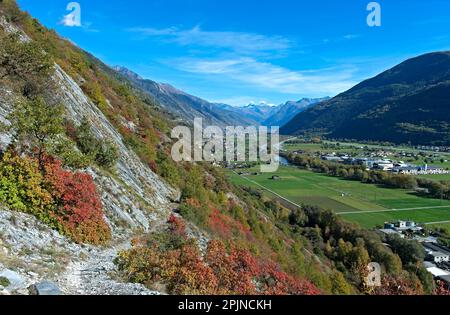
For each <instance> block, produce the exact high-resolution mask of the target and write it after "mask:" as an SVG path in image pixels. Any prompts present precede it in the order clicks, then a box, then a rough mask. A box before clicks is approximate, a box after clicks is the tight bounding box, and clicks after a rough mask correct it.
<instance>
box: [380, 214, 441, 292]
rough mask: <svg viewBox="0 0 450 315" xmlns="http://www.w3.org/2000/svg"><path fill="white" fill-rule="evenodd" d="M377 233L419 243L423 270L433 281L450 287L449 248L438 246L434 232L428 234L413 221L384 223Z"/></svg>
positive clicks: (437, 238) (437, 237)
mask: <svg viewBox="0 0 450 315" xmlns="http://www.w3.org/2000/svg"><path fill="white" fill-rule="evenodd" d="M379 232H380V233H382V234H384V235H386V236H388V235H397V236H399V237H401V238H403V239H409V240H414V241H417V242H419V243H421V244H422V246H423V248H424V251H425V253H426V257H425V263H424V265H425V268H426V269H427V270H428V272H429V273H431V274H432V275H433V277H434V278H435V280H440V281H442V282H444V283H445V284H446V285H447V286H450V248H448V247H446V246H443V245H441V244H439V241H438V240H439V235H438V234H437V233H436V232H433V231H431V232H430V231H428V229H426V228H424V227H423V226H421V225H419V224H417V223H416V222H414V221H397V222H395V223H385V225H384V227H383V228H382V229H380V230H379Z"/></svg>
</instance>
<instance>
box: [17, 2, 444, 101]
mask: <svg viewBox="0 0 450 315" xmlns="http://www.w3.org/2000/svg"><path fill="white" fill-rule="evenodd" d="M18 2H19V4H20V6H21V8H22V9H24V10H26V11H29V12H30V13H31V14H32V15H33V16H34V17H36V18H38V19H39V20H40V21H41V22H42V23H43V24H44V25H46V26H47V27H49V28H53V29H56V30H57V32H58V33H60V34H61V35H62V36H64V37H67V38H69V39H71V40H72V41H73V42H75V43H76V44H77V45H79V46H80V47H82V48H83V49H85V50H87V51H89V52H91V53H93V54H94V55H96V56H97V57H99V58H100V59H102V60H103V61H104V62H106V63H107V64H109V65H122V66H125V67H128V68H130V69H131V70H134V71H135V72H137V73H139V74H140V75H141V76H143V77H145V78H149V79H152V80H156V81H160V82H165V83H170V84H172V85H174V86H175V87H177V88H179V89H182V90H184V91H186V92H189V93H191V94H194V95H197V96H200V97H203V98H205V99H207V100H210V101H214V102H224V103H228V104H231V105H245V104H248V103H250V102H256V103H259V102H261V101H264V102H267V103H270V104H279V103H282V102H285V101H287V100H297V99H300V98H302V97H322V96H334V95H336V94H338V93H340V92H343V91H345V90H347V89H348V88H350V87H352V86H353V85H355V84H356V83H358V82H360V81H361V80H364V79H367V78H369V77H372V76H374V75H376V74H378V73H379V72H381V71H384V70H386V69H388V68H390V67H392V66H394V65H395V64H397V63H399V62H401V61H403V60H405V59H407V58H410V57H413V56H416V55H419V54H422V53H426V52H431V51H437V50H450V35H449V34H450V32H449V31H450V18H449V14H450V1H448V0H427V1H424V0H409V1H408V0H389V1H388V0H385V1H378V2H379V3H380V4H381V8H382V26H381V27H369V26H368V25H367V23H366V19H367V15H368V14H369V12H368V11H367V10H366V7H367V4H368V3H369V2H370V1H369V0H350V1H343V0H315V1H310V0H308V1H306V0H295V1H294V0H277V1H273V0H271V1H269V0H259V1H257V0H240V1H238V0H226V1H225V0H145V1H144V0H137V1H133V0H128V1H126V0H109V1H102V0H79V1H78V3H79V4H80V6H81V26H79V27H78V26H67V25H64V23H62V20H63V17H64V15H66V14H68V13H69V12H68V11H66V6H67V4H68V3H69V2H70V1H68V0H67V1H65V0H57V1H55V0H39V1H36V0H18ZM66 24H67V23H66ZM69 24H70V23H69Z"/></svg>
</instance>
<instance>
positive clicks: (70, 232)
mask: <svg viewBox="0 0 450 315" xmlns="http://www.w3.org/2000/svg"><path fill="white" fill-rule="evenodd" d="M45 181H46V183H47V185H48V188H49V189H48V190H49V191H50V192H51V193H52V195H53V197H54V199H55V201H56V203H57V207H56V210H55V216H56V218H57V220H58V223H59V227H60V229H61V230H62V231H63V233H64V234H65V235H67V236H69V237H71V238H72V239H73V240H75V241H76V242H80V243H91V244H102V243H105V242H106V241H108V240H109V239H110V237H111V231H110V229H109V226H108V225H107V224H106V222H105V220H104V214H103V209H102V204H101V202H100V199H99V196H98V193H97V190H96V187H95V184H94V181H93V179H92V177H91V176H90V175H89V174H85V173H72V172H69V171H66V170H64V169H63V168H62V167H61V162H60V161H59V160H56V159H54V158H52V157H49V156H47V157H46V158H45Z"/></svg>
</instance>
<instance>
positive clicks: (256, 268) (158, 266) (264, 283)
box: [116, 217, 320, 295]
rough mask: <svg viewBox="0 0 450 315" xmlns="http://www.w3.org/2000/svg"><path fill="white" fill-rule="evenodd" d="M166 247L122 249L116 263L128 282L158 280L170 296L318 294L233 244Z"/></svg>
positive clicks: (302, 282) (150, 283) (192, 243)
mask: <svg viewBox="0 0 450 315" xmlns="http://www.w3.org/2000/svg"><path fill="white" fill-rule="evenodd" d="M178 220H179V219H177V218H175V217H171V220H170V221H172V225H173V222H178ZM171 229H172V228H170V229H169V230H171ZM159 238H161V237H159ZM167 248H168V247H167V246H160V247H158V246H151V247H146V246H142V245H139V246H137V247H135V248H134V249H132V250H130V251H125V252H121V253H120V254H119V257H118V258H117V260H116V263H117V265H118V267H119V269H120V270H122V271H123V272H124V274H126V275H127V277H128V280H129V281H133V282H139V283H142V284H145V285H147V286H148V287H150V288H153V286H154V285H156V284H158V283H159V284H161V283H162V284H164V285H165V286H166V288H167V290H168V293H171V294H221V295H236V294H238V295H255V294H268V295H287V294H293V295H294V294H296V295H298V294H303V295H314V294H320V291H319V290H318V289H317V288H316V287H315V286H314V285H313V284H311V283H310V282H308V281H306V280H303V279H297V278H295V277H292V276H290V275H288V274H286V273H285V272H283V271H281V270H280V269H279V268H278V266H277V265H276V264H274V263H263V262H261V261H259V260H258V259H257V258H256V257H255V256H253V255H252V254H251V253H250V252H249V251H248V250H246V249H241V248H237V247H236V246H235V245H233V244H231V245H230V246H229V248H227V247H226V246H225V244H224V243H223V242H221V241H210V242H209V243H208V247H207V249H206V252H205V253H204V255H203V256H202V254H201V253H200V250H199V248H198V246H197V245H196V243H195V242H189V240H187V241H186V242H185V243H183V244H182V245H180V246H179V247H178V248H171V249H169V250H167Z"/></svg>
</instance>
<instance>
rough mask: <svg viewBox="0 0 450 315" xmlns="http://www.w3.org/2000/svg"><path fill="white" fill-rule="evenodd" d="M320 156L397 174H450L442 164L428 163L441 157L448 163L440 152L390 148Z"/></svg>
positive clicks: (323, 158) (442, 161)
mask: <svg viewBox="0 0 450 315" xmlns="http://www.w3.org/2000/svg"><path fill="white" fill-rule="evenodd" d="M320 158H321V159H322V160H324V161H329V162H335V163H342V164H346V165H361V166H364V167H366V169H367V170H380V171H387V172H392V173H397V174H408V175H444V174H450V170H449V169H448V168H445V167H442V166H433V165H429V164H428V163H431V164H432V163H433V162H435V160H436V159H439V162H441V163H448V160H447V159H444V158H442V156H440V155H439V154H428V155H425V154H423V153H414V152H392V151H388V150H375V151H371V152H370V153H369V152H365V154H364V155H362V156H359V157H353V156H351V155H350V154H348V153H345V152H340V153H336V152H331V153H327V154H321V155H320ZM405 160H408V161H411V160H416V161H423V162H424V163H423V164H422V165H416V164H414V163H411V162H405Z"/></svg>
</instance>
